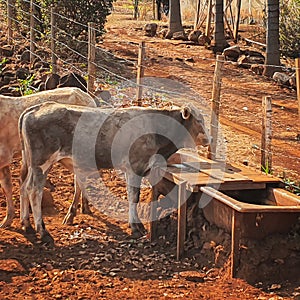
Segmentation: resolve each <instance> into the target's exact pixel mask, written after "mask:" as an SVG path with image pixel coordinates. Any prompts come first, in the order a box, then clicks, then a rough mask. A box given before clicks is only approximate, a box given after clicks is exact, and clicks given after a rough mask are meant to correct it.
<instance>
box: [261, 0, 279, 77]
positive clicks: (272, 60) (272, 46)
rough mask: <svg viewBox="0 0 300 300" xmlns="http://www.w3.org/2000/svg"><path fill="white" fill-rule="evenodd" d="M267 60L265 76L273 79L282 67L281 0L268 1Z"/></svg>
mask: <svg viewBox="0 0 300 300" xmlns="http://www.w3.org/2000/svg"><path fill="white" fill-rule="evenodd" d="M266 44H267V49H266V59H265V67H264V72H263V75H265V76H267V77H272V76H273V74H274V72H275V71H276V69H277V68H278V66H280V50H279V49H280V43H279V0H267V38H266Z"/></svg>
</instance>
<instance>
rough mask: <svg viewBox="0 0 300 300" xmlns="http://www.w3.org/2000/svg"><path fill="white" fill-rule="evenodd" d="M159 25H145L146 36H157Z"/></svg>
mask: <svg viewBox="0 0 300 300" xmlns="http://www.w3.org/2000/svg"><path fill="white" fill-rule="evenodd" d="M157 27H158V26H157V24H156V23H148V24H146V25H145V27H144V31H145V35H146V36H150V37H153V36H155V35H156V31H157Z"/></svg>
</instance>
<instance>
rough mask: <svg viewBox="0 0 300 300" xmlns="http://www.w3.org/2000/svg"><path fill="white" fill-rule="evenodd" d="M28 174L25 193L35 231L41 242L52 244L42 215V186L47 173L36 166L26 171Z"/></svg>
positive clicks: (52, 241)
mask: <svg viewBox="0 0 300 300" xmlns="http://www.w3.org/2000/svg"><path fill="white" fill-rule="evenodd" d="M28 175H29V176H27V179H28V182H27V193H28V197H29V201H30V205H31V209H32V213H33V219H34V224H35V229H36V232H37V233H39V235H40V237H41V240H42V242H43V243H45V244H49V245H53V244H54V240H53V238H52V236H51V235H50V233H49V232H48V231H47V230H46V227H45V223H44V221H43V217H42V198H43V188H44V185H45V183H46V178H47V173H43V172H42V170H41V169H40V168H39V167H37V168H34V169H33V170H32V171H31V172H30V173H28Z"/></svg>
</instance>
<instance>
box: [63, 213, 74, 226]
mask: <svg viewBox="0 0 300 300" xmlns="http://www.w3.org/2000/svg"><path fill="white" fill-rule="evenodd" d="M73 220H74V216H73V215H72V214H69V213H68V214H67V215H66V216H65V218H64V220H63V222H62V223H63V225H73Z"/></svg>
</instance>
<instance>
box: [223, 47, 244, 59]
mask: <svg viewBox="0 0 300 300" xmlns="http://www.w3.org/2000/svg"><path fill="white" fill-rule="evenodd" d="M223 55H224V56H225V57H226V58H228V59H230V60H234V61H237V59H238V58H239V56H240V55H241V49H240V47H239V46H237V45H234V46H231V47H228V48H226V49H224V50H223Z"/></svg>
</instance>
